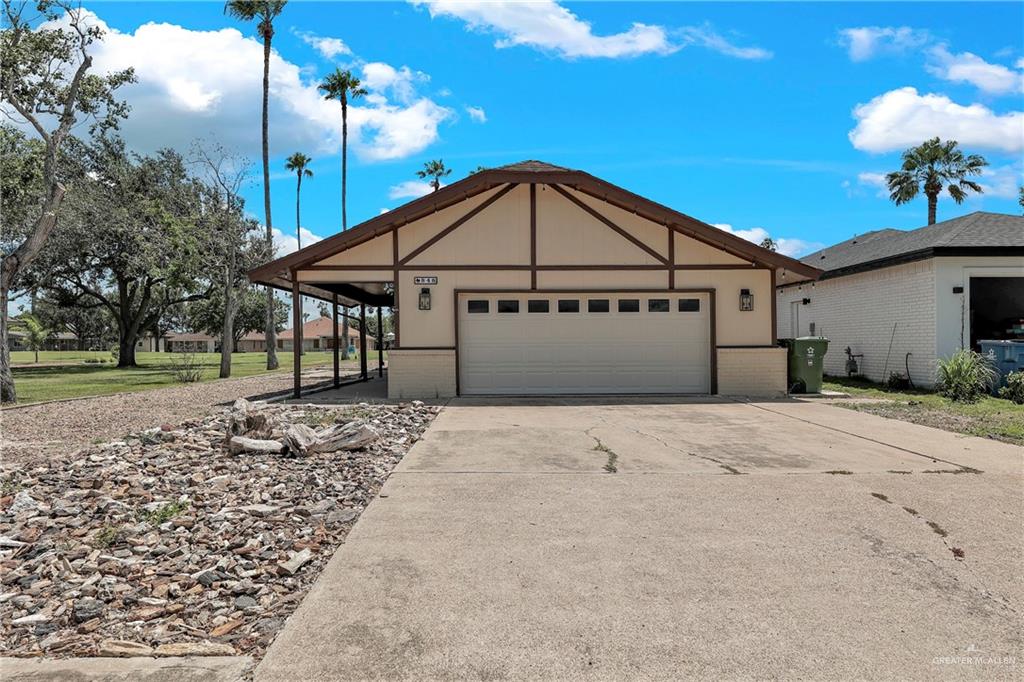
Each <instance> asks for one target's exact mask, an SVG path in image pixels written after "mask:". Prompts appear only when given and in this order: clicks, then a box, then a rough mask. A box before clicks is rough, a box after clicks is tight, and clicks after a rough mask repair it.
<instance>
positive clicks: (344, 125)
mask: <svg viewBox="0 0 1024 682" xmlns="http://www.w3.org/2000/svg"><path fill="white" fill-rule="evenodd" d="M347 192H348V102H346V101H345V93H342V95H341V231H342V232H344V231H345V230H347V229H348V213H347V210H346V202H345V198H346V193H347ZM345 343H346V345H347V344H348V339H345Z"/></svg>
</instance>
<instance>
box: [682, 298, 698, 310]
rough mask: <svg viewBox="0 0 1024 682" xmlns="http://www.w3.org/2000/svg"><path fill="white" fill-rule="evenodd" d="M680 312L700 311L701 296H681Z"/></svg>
mask: <svg viewBox="0 0 1024 682" xmlns="http://www.w3.org/2000/svg"><path fill="white" fill-rule="evenodd" d="M679 312H681V313H699V312H700V299H699V298H681V299H679Z"/></svg>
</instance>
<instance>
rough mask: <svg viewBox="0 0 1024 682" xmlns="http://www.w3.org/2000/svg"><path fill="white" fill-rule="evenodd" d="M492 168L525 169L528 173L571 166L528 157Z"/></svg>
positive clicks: (563, 169)
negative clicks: (557, 164) (524, 159)
mask: <svg viewBox="0 0 1024 682" xmlns="http://www.w3.org/2000/svg"><path fill="white" fill-rule="evenodd" d="M492 170H505V171H523V172H527V173H544V172H553V171H569V170H572V169H571V168H565V167H564V166H555V165H553V164H550V163H544V162H543V161H535V160H533V159H528V160H526V161H518V162H516V163H510V164H507V165H505V166H498V167H497V168H494V169H492Z"/></svg>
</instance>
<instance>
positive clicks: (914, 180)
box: [885, 137, 988, 225]
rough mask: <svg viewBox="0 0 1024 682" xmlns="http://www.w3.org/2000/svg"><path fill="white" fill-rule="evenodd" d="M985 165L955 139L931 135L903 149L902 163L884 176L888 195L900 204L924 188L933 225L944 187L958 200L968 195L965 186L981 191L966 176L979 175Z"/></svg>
mask: <svg viewBox="0 0 1024 682" xmlns="http://www.w3.org/2000/svg"><path fill="white" fill-rule="evenodd" d="M987 165H988V161H986V160H985V158H984V157H982V156H980V155H978V154H968V155H964V153H963V152H962V151H961V150H960V149H959V147H958V146H957V142H956V140H948V141H947V142H942V141H941V140H939V138H937V137H933V138H932V139H930V140H927V141H926V142H924V143H923V144H921V145H919V146H917V147H911V148H910V149H908V150H906V151H905V152H903V165H902V167H901V168H900V169H899V170H898V171H895V172H892V173H889V174H888V175H886V176H885V181H886V183H887V184H888V185H889V198H890V199H892V200H893V201H895V202H896V205H897V206H899V205H900V204H905V203H907V202H908V201H910V200H912V199H913V198H914V197H916V196H917V194H918V192H924V195H925V196H926V197H928V224H929V225H934V224H935V207H936V205H937V204H938V202H939V194H941V193H942V190H943V188H945V189H947V190H948V191H949V195H950V196H951V197H953V200H954V201H955V202H956V203H958V204H960V203H963V200H964V199H965V198H967V191H968V190H970V191H973V192H977V193H978V194H981V192H982V189H981V185H979V184H978V183H976V182H974V181H973V180H968V177H970V176H972V175H981V169H982V168H984V167H985V166H987Z"/></svg>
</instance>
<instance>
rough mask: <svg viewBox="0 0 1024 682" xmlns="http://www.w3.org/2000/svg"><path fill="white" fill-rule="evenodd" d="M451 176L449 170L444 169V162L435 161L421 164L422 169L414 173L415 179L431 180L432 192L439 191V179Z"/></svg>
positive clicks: (450, 170)
mask: <svg viewBox="0 0 1024 682" xmlns="http://www.w3.org/2000/svg"><path fill="white" fill-rule="evenodd" d="M451 174H452V169H451V168H445V167H444V161H442V160H441V159H437V160H436V161H427V162H426V163H424V164H423V169H422V170H418V171H416V177H418V178H420V179H421V180H426V179H427V178H432V179H431V181H430V186H431V187H433V188H434V191H435V192H436V191H437V190H439V189H441V178H443V177H447V176H449V175H451Z"/></svg>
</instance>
